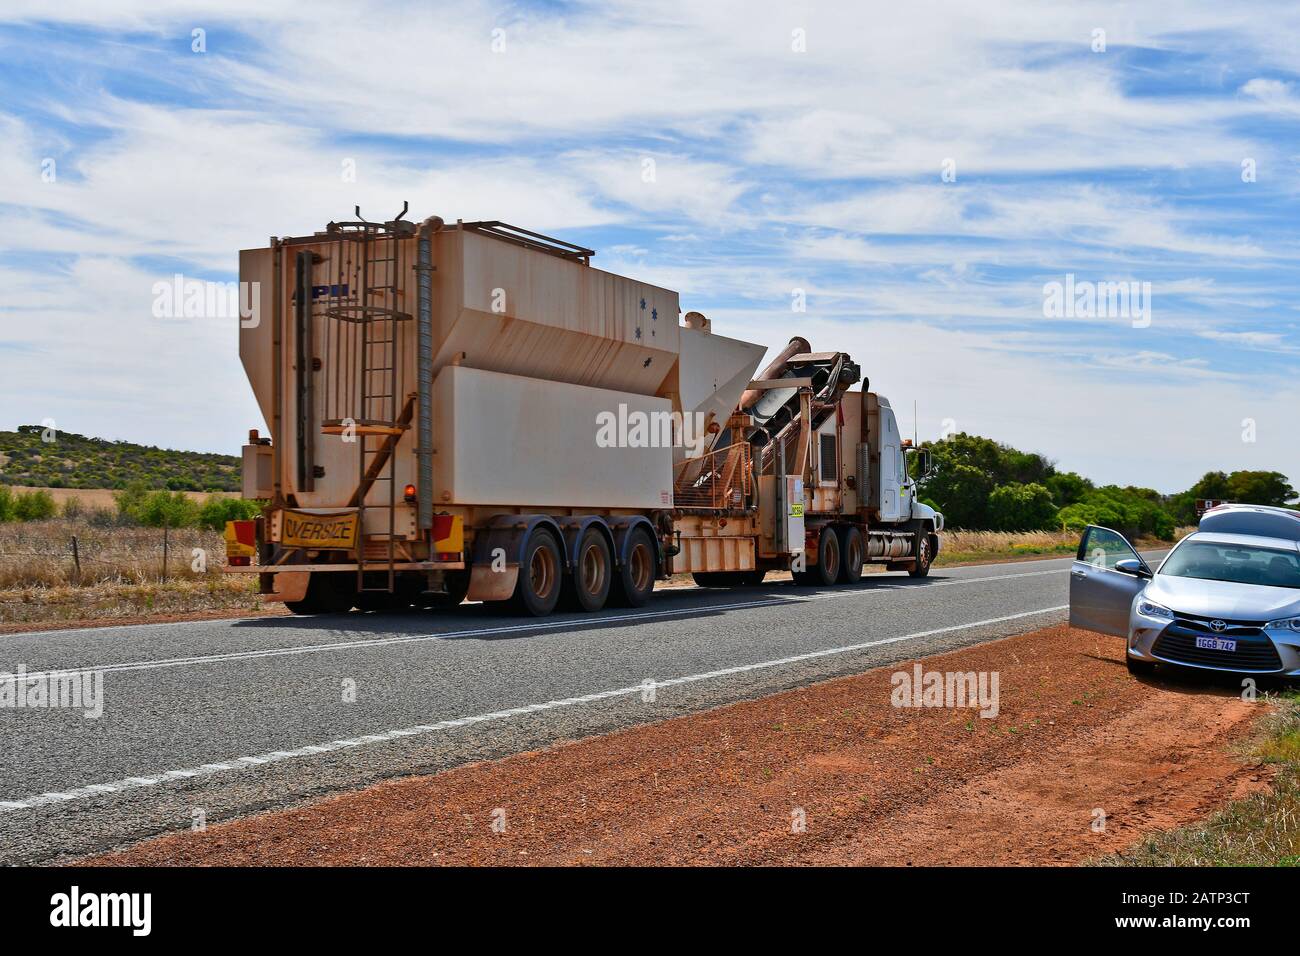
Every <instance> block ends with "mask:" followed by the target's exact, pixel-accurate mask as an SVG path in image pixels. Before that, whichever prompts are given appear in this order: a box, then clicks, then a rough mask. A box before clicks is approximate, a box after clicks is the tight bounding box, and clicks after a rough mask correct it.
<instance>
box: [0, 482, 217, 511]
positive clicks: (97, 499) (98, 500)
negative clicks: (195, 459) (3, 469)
mask: <svg viewBox="0 0 1300 956" xmlns="http://www.w3.org/2000/svg"><path fill="white" fill-rule="evenodd" d="M9 487H10V488H11V489H12V490H13V492H14V494H19V493H21V492H24V491H48V492H49V493H50V497H51V498H53V499H54V503H55V504H56V505H58V506H59V508H60V510H62V508H63V505H64V503H65V502H67V501H69V500H75V501H76V502H77V503H78V504H80V505H81V506H82V507H83V508H107V509H108V510H109V511H117V499H116V498H114V497H113V495H115V494H116V492H115V491H113V489H111V488H29V487H28V486H26V485H10V486H9ZM185 494H186V496H187V497H189V498H190V499H192V500H194V501H197V502H199V503H200V504H202V503H203V502H205V501H207V500H208V498H209V497H210V496H211V495H216V496H217V497H218V498H238V497H240V494H239V492H237V491H187V492H185Z"/></svg>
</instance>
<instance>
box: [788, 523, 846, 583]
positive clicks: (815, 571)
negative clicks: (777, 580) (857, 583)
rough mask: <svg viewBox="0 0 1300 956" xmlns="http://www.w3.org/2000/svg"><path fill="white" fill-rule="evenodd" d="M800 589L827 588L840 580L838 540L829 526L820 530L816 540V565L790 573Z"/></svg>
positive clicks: (837, 536)
mask: <svg viewBox="0 0 1300 956" xmlns="http://www.w3.org/2000/svg"><path fill="white" fill-rule="evenodd" d="M790 576H791V577H793V578H794V583H795V584H798V585H799V586H800V587H829V586H830V585H832V584H834V583H836V582H837V581H838V580H839V578H840V538H839V535H837V534H836V533H835V529H834V528H832V527H831V526H830V525H826V527H824V528H822V533H821V535H820V536H819V537H818V539H817V564H816V566H815V567H811V568H809V569H808V570H807V571H792V572H791V575H790Z"/></svg>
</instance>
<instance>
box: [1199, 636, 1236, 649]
mask: <svg viewBox="0 0 1300 956" xmlns="http://www.w3.org/2000/svg"><path fill="white" fill-rule="evenodd" d="M1196 646H1197V647H1199V648H1202V649H1204V650H1207V651H1235V650H1236V649H1237V642H1236V641H1229V640H1227V639H1226V638H1222V637H1198V638H1197V639H1196Z"/></svg>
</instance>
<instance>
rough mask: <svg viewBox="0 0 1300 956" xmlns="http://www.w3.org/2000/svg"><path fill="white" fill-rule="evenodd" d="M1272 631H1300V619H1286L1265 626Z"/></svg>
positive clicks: (1270, 622)
mask: <svg viewBox="0 0 1300 956" xmlns="http://www.w3.org/2000/svg"><path fill="white" fill-rule="evenodd" d="M1264 627H1265V629H1267V630H1270V631H1300V617H1284V618H1282V619H1281V620H1277V621H1269V622H1268V623H1267V624H1265V625H1264Z"/></svg>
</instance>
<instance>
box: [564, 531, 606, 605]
mask: <svg viewBox="0 0 1300 956" xmlns="http://www.w3.org/2000/svg"><path fill="white" fill-rule="evenodd" d="M613 570H614V560H613V558H612V557H611V555H610V553H609V544H608V543H607V542H606V541H605V536H604V535H603V534H601V533H600V530H599V529H597V528H588V529H587V530H586V531H584V532H583V533H582V540H581V541H580V542H578V557H577V561H576V562H575V563H574V566H573V571H572V572H571V573H570V574H568V575H567V576H566V577H565V579H564V596H563V600H564V603H565V605H566V606H567V607H571V608H575V609H581V610H583V611H599V610H600V609H601V608H602V607H604V606H605V601H606V600H607V599H608V598H609V589H610V587H612V586H613V580H614V575H613Z"/></svg>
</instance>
